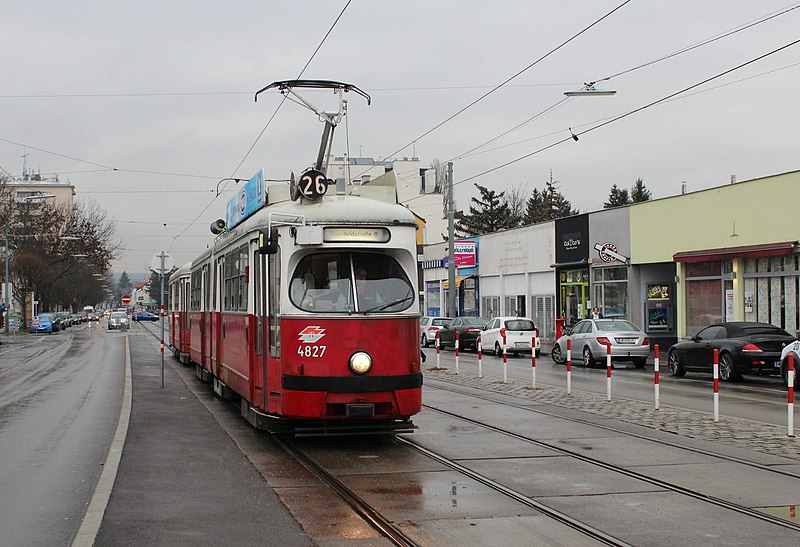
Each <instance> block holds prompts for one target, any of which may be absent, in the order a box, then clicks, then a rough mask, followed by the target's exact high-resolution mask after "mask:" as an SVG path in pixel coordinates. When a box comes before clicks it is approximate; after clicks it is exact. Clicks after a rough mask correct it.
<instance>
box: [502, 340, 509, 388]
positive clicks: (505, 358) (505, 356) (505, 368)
mask: <svg viewBox="0 0 800 547" xmlns="http://www.w3.org/2000/svg"><path fill="white" fill-rule="evenodd" d="M503 383H504V384H507V383H508V353H507V352H506V333H505V332H503Z"/></svg>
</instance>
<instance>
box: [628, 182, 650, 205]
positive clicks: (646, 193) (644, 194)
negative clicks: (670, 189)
mask: <svg viewBox="0 0 800 547" xmlns="http://www.w3.org/2000/svg"><path fill="white" fill-rule="evenodd" d="M651 197H652V196H651V195H650V190H648V189H647V188H646V187H645V185H644V181H643V180H642V179H640V178H639V179H636V182H635V183H634V185H633V188H631V201H632V202H633V203H641V202H642V201H650V199H651Z"/></svg>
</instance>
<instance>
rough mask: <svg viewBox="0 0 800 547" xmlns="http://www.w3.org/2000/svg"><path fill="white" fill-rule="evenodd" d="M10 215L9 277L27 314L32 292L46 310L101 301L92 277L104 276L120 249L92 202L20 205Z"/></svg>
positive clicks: (98, 285)
mask: <svg viewBox="0 0 800 547" xmlns="http://www.w3.org/2000/svg"><path fill="white" fill-rule="evenodd" d="M12 213H13V214H12V216H11V217H10V224H9V225H10V228H11V229H10V230H9V237H8V240H9V247H10V249H11V252H12V259H11V266H12V276H11V277H12V279H13V280H14V300H15V301H16V302H17V303H18V304H19V309H20V310H22V311H23V314H24V313H25V311H26V310H25V304H26V297H27V295H28V294H30V293H31V292H34V293H35V296H36V299H37V300H38V301H39V302H40V303H41V305H42V309H46V308H50V307H59V306H61V307H69V306H78V305H79V304H80V303H81V302H86V301H87V300H88V302H89V303H92V304H93V303H96V302H99V301H101V300H102V293H103V288H102V282H101V281H100V280H98V278H97V277H96V276H94V275H93V274H95V273H97V274H99V275H102V274H104V273H106V272H107V271H108V270H109V268H110V267H111V262H112V261H113V259H114V258H115V257H116V253H117V251H118V249H119V245H118V244H116V243H114V242H113V241H112V238H113V235H114V226H113V224H111V222H110V221H107V220H106V218H105V217H106V213H105V212H104V211H102V210H100V209H99V208H98V207H97V206H95V205H93V204H82V205H76V206H71V207H70V206H54V205H51V204H48V203H46V202H37V203H18V204H16V207H14V209H13V211H12ZM25 319H26V318H25V317H23V321H24V320H25ZM23 324H26V322H25V321H24V322H23Z"/></svg>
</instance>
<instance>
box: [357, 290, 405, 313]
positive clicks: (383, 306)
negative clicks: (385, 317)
mask: <svg viewBox="0 0 800 547" xmlns="http://www.w3.org/2000/svg"><path fill="white" fill-rule="evenodd" d="M411 298H414V295H413V294H411V293H409V294H407V295H406V296H404V297H403V298H398V299H397V300H392V301H391V302H389V303H388V304H379V305H377V306H375V307H373V308H370V309H368V310H363V311H362V312H361V313H372V312H374V311H383V310H385V309H386V308H391V307H392V306H397V305H398V304H402V303H403V302H407V301H408V300H409V299H411Z"/></svg>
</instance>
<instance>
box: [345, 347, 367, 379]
mask: <svg viewBox="0 0 800 547" xmlns="http://www.w3.org/2000/svg"><path fill="white" fill-rule="evenodd" d="M349 365H350V370H352V371H353V373H354V374H359V375H361V374H366V373H368V372H369V371H370V369H372V357H370V356H369V353H367V352H365V351H358V352H356V353H354V354H353V355H351V356H350V363H349Z"/></svg>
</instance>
